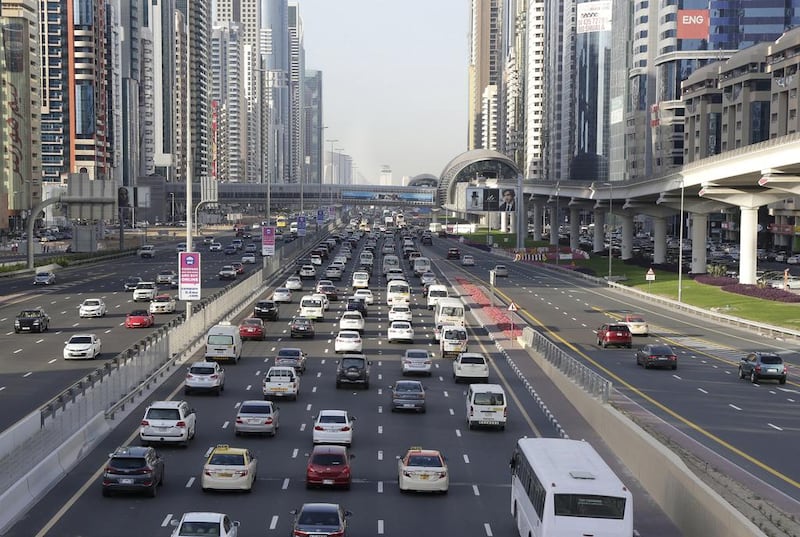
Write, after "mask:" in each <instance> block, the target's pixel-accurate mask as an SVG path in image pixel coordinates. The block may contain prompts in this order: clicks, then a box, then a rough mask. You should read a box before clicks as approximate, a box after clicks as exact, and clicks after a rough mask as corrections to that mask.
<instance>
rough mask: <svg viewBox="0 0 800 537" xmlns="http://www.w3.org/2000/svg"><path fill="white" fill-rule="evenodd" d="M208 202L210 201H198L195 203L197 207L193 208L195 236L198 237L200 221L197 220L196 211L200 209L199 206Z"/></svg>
mask: <svg viewBox="0 0 800 537" xmlns="http://www.w3.org/2000/svg"><path fill="white" fill-rule="evenodd" d="M210 202H211V200H200V201H198V202H197V205H195V206H194V222H195V225H194V233H195V234H196V235H197V236H200V220H199V219H198V215H197V211H198V210H199V209H200V206H201V205H204V204H206V203H210Z"/></svg>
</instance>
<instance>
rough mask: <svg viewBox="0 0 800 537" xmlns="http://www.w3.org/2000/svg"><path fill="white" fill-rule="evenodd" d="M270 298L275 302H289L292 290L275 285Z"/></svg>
mask: <svg viewBox="0 0 800 537" xmlns="http://www.w3.org/2000/svg"><path fill="white" fill-rule="evenodd" d="M272 300H273V301H274V302H275V303H276V304H279V303H280V304H289V303H291V302H292V290H291V289H288V288H286V287H276V288H275V290H274V291H273V292H272Z"/></svg>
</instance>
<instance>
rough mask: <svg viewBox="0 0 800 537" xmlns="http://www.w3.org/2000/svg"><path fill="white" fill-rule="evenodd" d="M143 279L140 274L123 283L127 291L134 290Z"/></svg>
mask: <svg viewBox="0 0 800 537" xmlns="http://www.w3.org/2000/svg"><path fill="white" fill-rule="evenodd" d="M141 281H142V279H141V278H140V277H139V276H131V277H129V278H128V279H126V280H125V283H123V284H122V285H123V288H124V289H125V290H126V291H133V290H134V289H136V286H137V285H139V283H140V282H141Z"/></svg>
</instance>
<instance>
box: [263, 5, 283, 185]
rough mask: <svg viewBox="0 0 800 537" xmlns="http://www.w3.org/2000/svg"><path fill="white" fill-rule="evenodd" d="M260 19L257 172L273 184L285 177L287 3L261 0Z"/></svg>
mask: <svg viewBox="0 0 800 537" xmlns="http://www.w3.org/2000/svg"><path fill="white" fill-rule="evenodd" d="M261 17H262V18H261V40H260V46H261V49H260V51H259V52H260V58H261V62H262V63H261V69H262V71H259V74H260V75H261V81H262V85H261V87H262V91H263V94H264V98H263V99H262V102H261V118H262V119H261V146H260V147H262V148H263V150H262V151H260V154H261V170H262V175H263V180H264V181H265V182H270V183H277V182H284V178H285V177H288V175H289V164H288V163H289V159H288V154H289V135H288V134H289V125H288V121H289V84H288V72H289V5H288V2H287V0H263V4H262V15H261Z"/></svg>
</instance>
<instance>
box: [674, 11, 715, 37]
mask: <svg viewBox="0 0 800 537" xmlns="http://www.w3.org/2000/svg"><path fill="white" fill-rule="evenodd" d="M709 20H710V17H709V15H708V10H707V9H679V10H678V29H677V34H676V37H677V38H678V39H705V40H708V25H709Z"/></svg>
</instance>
